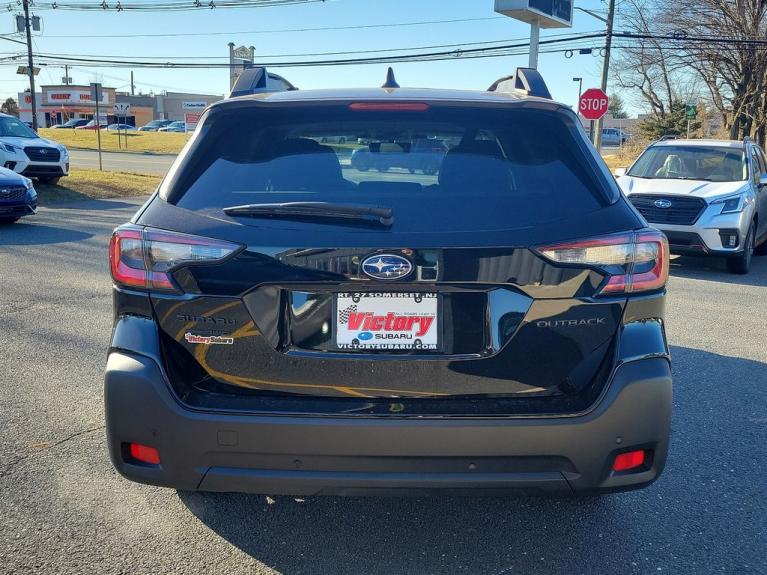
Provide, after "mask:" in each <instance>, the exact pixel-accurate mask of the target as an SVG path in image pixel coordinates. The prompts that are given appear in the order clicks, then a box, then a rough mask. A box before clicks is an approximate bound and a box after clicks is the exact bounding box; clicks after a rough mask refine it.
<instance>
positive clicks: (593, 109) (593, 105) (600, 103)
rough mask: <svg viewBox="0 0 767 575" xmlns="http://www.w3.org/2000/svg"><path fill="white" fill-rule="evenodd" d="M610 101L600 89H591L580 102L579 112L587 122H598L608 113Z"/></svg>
mask: <svg viewBox="0 0 767 575" xmlns="http://www.w3.org/2000/svg"><path fill="white" fill-rule="evenodd" d="M609 103H610V100H609V99H608V98H607V94H605V93H604V92H603V91H602V90H600V89H599V88H589V89H588V90H586V91H585V92H584V93H583V95H582V96H581V99H580V101H579V102H578V111H579V112H580V113H581V115H582V116H583V117H584V118H586V119H587V120H598V119H599V118H601V117H602V116H604V115H605V114H606V113H607V106H608V105H609Z"/></svg>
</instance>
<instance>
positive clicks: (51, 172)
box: [0, 114, 69, 184]
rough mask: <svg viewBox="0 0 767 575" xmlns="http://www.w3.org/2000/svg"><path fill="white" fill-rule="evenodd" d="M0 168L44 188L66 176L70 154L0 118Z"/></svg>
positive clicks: (9, 119)
mask: <svg viewBox="0 0 767 575" xmlns="http://www.w3.org/2000/svg"><path fill="white" fill-rule="evenodd" d="M0 166H2V167H4V168H8V169H9V170H13V171H14V172H16V173H18V174H22V175H24V176H27V177H28V178H37V180H39V181H40V182H41V183H43V184H55V183H56V182H58V181H59V178H61V177H62V176H66V175H69V152H67V149H66V148H65V147H64V146H62V145H61V144H57V143H56V142H53V141H51V140H48V139H46V138H41V137H40V136H39V135H38V134H37V133H36V132H35V131H34V130H32V128H29V127H28V126H27V125H26V124H24V122H22V121H20V120H19V119H18V118H16V117H14V116H9V115H8V114H0Z"/></svg>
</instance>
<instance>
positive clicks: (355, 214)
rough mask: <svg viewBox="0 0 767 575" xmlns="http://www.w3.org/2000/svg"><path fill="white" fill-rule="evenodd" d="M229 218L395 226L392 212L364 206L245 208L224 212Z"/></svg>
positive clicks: (300, 204)
mask: <svg viewBox="0 0 767 575" xmlns="http://www.w3.org/2000/svg"><path fill="white" fill-rule="evenodd" d="M224 213H225V214H226V215H227V216H248V217H254V218H258V217H264V218H269V217H272V218H297V219H335V220H353V221H369V222H371V223H379V224H381V225H382V226H387V227H389V226H391V225H392V224H393V223H394V212H393V211H392V209H391V208H383V207H380V206H367V205H364V204H335V203H332V202H284V203H275V204H245V205H242V206H232V207H229V208H224Z"/></svg>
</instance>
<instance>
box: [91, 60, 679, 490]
mask: <svg viewBox="0 0 767 575" xmlns="http://www.w3.org/2000/svg"><path fill="white" fill-rule="evenodd" d="M259 74H260V75H261V76H260V79H259ZM265 75H266V73H265V72H264V71H263V70H260V71H259V70H255V71H249V72H248V73H247V74H244V75H243V76H242V77H241V78H240V82H239V83H238V85H237V86H236V88H235V96H236V94H237V93H238V92H239V93H243V92H249V91H252V92H255V93H252V94H249V95H243V96H236V97H231V98H229V99H227V100H224V101H222V102H219V103H217V104H215V105H213V106H211V107H210V108H208V110H207V111H206V112H205V113H204V115H203V118H202V120H201V123H200V125H199V126H198V128H197V130H196V132H195V134H194V136H193V137H192V139H191V141H190V142H189V144H188V146H187V147H186V149H185V150H184V151H183V153H182V154H181V155H180V156H179V158H178V160H177V161H176V163H175V164H174V166H173V167H172V169H171V170H170V172H169V173H168V175H167V177H166V178H165V180H164V181H163V183H162V185H161V186H160V187H159V189H158V191H157V193H155V194H154V195H153V196H152V198H151V199H150V200H149V201H148V202H147V203H146V205H144V207H142V208H141V209H140V210H139V212H138V213H137V214H136V215H135V216H134V218H133V219H132V220H131V222H130V223H128V224H125V225H123V226H120V227H119V228H117V229H116V230H115V232H114V235H113V236H112V240H111V244H110V262H111V272H112V277H113V279H114V318H115V325H114V332H113V337H112V342H111V347H110V351H109V358H108V363H107V368H106V388H105V401H106V419H107V434H108V443H109V449H110V454H111V458H112V461H113V463H114V465H115V467H116V468H117V469H118V471H119V472H120V473H122V474H123V475H124V476H125V477H127V478H129V479H132V480H134V481H139V482H143V483H150V484H154V485H162V486H169V487H175V488H178V489H183V490H205V491H241V492H256V493H268V494H293V495H297V494H300V495H310V494H345V495H356V494H390V493H404V492H410V493H412V492H415V493H420V492H429V491H437V492H439V493H452V492H465V491H470V492H472V493H479V492H489V493H497V492H500V491H505V490H509V489H517V488H523V489H530V490H543V491H547V492H606V491H614V490H626V489H632V488H638V487H642V486H645V485H648V484H649V483H651V482H652V481H654V480H655V479H656V478H657V477H658V476H659V474H660V473H661V470H662V469H663V466H664V463H665V460H666V453H667V447H668V435H669V423H670V412H671V371H670V363H669V353H668V347H667V344H666V338H665V332H664V324H663V311H664V310H663V308H664V297H665V284H666V279H667V276H668V247H667V244H666V240H665V238H664V236H663V235H662V234H661V233H659V232H658V231H656V230H654V229H649V228H648V227H647V224H646V222H645V221H644V220H643V219H642V217H641V216H640V215H639V214H638V213H637V212H636V211H635V210H634V209H633V208H632V207H631V205H630V204H629V203H628V202H627V201H626V199H625V198H624V197H623V196H622V195H621V193H620V191H619V189H618V187H617V185H616V183H615V181H614V180H613V179H612V177H611V176H610V174H609V172H608V171H607V169H606V168H605V166H604V164H603V162H602V161H601V159H600V158H599V156H598V155H597V154H596V152H595V151H594V149H593V148H592V147H591V146H590V145H589V143H588V141H587V139H586V137H585V135H584V133H583V131H582V129H581V127H580V123H579V121H578V119H577V117H576V116H575V114H574V113H573V112H572V111H571V110H570V109H569V108H568V107H566V106H564V105H561V104H557V103H555V102H553V101H551V99H550V97H548V91H547V90H546V89H545V84H542V81H541V80H540V77H538V76H537V75H536V73H535V72H533V71H525V70H520V71H518V72H517V75H516V76H515V77H512V78H509V79H504V80H503V81H499V82H497V83H496V84H494V85H493V86H492V87H491V89H490V90H488V91H487V92H463V91H448V90H420V89H418V90H414V89H400V88H398V87H396V84H395V83H394V82H393V81H391V79H390V81H389V82H388V83H387V84H386V85H385V87H384V88H382V89H366V90H327V91H296V90H292V89H288V90H283V91H267V88H265V87H264V86H265V85H266V84H270V83H271V85H274V83H275V80H274V79H273V78H272V76H269V77H268V78H269V82H266V81H265V77H266V76H265ZM243 82H244V83H245V84H243ZM248 82H250V84H248ZM285 84H286V85H287V83H285ZM243 85H244V86H245V87H244V88H243ZM249 85H250V86H251V88H252V90H249V89H248V86H249ZM287 87H288V88H291V86H289V85H287ZM268 89H269V90H274V89H275V88H268ZM350 135H351V136H352V137H350ZM430 139H433V140H434V141H437V142H441V143H444V145H445V146H446V147H447V149H448V151H447V153H445V152H444V149H443V150H442V151H438V152H435V159H438V160H439V169H438V170H437V171H436V173H433V174H427V173H414V174H411V173H410V172H409V170H407V169H406V168H392V169H390V170H389V171H387V172H385V173H378V172H369V171H360V170H357V169H355V168H354V167H353V164H352V163H351V162H350V158H351V154H352V153H353V152H354V150H355V149H358V148H365V149H367V150H370V149H372V148H371V144H377V143H381V144H390V143H405V144H407V143H412V142H414V141H423V140H430ZM341 141H344V143H343V144H340V143H338V144H328V143H327V142H341ZM322 142H325V143H322ZM358 142H359V143H358ZM373 147H374V148H376V149H377V150H379V151H378V152H377V153H381V154H386V153H392V154H403V153H407V150H408V148H409V146H407V145H396V146H393V145H392V146H389V145H382V146H373ZM439 148H441V146H440V147H439ZM387 150H389V151H387ZM391 160H392V161H391V162H387V163H388V165H391V166H407V165H408V163H407V162H406V161H403V159H402V158H392V159H391Z"/></svg>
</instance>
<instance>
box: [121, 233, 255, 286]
mask: <svg viewBox="0 0 767 575" xmlns="http://www.w3.org/2000/svg"><path fill="white" fill-rule="evenodd" d="M239 248H240V246H238V245H237V244H232V243H229V242H225V241H221V240H213V239H210V238H202V237H198V236H192V235H189V234H179V233H176V232H166V231H161V230H153V229H150V228H142V227H139V226H135V225H133V224H126V225H124V226H120V227H119V228H117V229H116V230H115V231H114V233H113V234H112V238H111V240H110V242H109V267H110V270H111V271H112V278H113V279H114V281H115V283H116V284H118V285H120V286H124V287H130V288H138V289H151V290H159V291H177V290H176V287H175V286H174V284H173V281H172V280H171V277H170V272H171V271H173V270H174V269H176V268H178V267H179V266H182V265H189V264H193V263H210V262H216V261H219V260H223V259H225V258H227V257H229V256H230V255H231V254H232V253H234V252H235V251H237V250H238V249H239Z"/></svg>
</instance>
